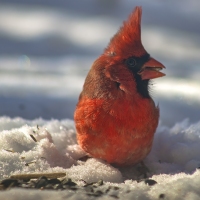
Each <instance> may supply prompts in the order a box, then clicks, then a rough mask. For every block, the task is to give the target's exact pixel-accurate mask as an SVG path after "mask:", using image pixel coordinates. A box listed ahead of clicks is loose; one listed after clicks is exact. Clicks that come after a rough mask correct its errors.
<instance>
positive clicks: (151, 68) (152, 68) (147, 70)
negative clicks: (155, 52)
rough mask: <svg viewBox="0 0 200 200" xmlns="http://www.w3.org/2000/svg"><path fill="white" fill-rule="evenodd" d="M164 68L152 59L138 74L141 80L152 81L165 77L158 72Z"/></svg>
mask: <svg viewBox="0 0 200 200" xmlns="http://www.w3.org/2000/svg"><path fill="white" fill-rule="evenodd" d="M164 68H165V66H164V65H163V64H161V63H160V62H158V61H157V60H155V59H154V58H150V59H149V60H148V61H147V62H146V63H145V64H144V65H143V66H142V69H141V70H140V71H139V72H138V74H139V75H140V76H141V78H142V80H146V79H153V78H159V77H162V76H165V74H164V73H162V72H160V70H162V69H164Z"/></svg>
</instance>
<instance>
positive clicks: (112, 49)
mask: <svg viewBox="0 0 200 200" xmlns="http://www.w3.org/2000/svg"><path fill="white" fill-rule="evenodd" d="M141 16H142V8H141V7H136V8H135V10H134V11H133V12H132V13H131V15H130V16H129V18H128V20H127V21H125V22H124V24H123V26H122V27H121V28H120V30H119V31H118V32H117V33H116V34H115V35H114V37H113V38H112V39H111V41H110V43H109V45H108V47H107V48H106V49H105V52H104V55H106V56H107V57H109V58H110V59H109V60H110V61H109V62H111V60H112V62H113V64H114V63H118V64H119V63H123V64H125V65H126V66H127V67H128V68H129V69H130V70H131V71H132V72H133V74H134V75H135V78H136V79H138V80H139V81H142V80H144V81H145V80H149V79H153V78H158V77H162V76H165V74H164V73H162V72H160V71H161V70H162V69H163V68H165V67H164V65H162V64H161V63H160V62H158V61H157V60H155V59H154V58H152V57H151V56H150V55H149V54H148V53H147V51H146V50H145V49H144V47H143V45H142V42H141V25H140V24H141Z"/></svg>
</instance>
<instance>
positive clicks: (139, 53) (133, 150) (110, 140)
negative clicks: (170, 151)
mask: <svg viewBox="0 0 200 200" xmlns="http://www.w3.org/2000/svg"><path fill="white" fill-rule="evenodd" d="M141 15H142V8H141V7H136V8H135V10H134V11H133V12H132V14H131V15H130V17H129V18H128V20H127V21H125V22H124V24H123V26H122V27H121V28H120V30H119V31H118V32H117V34H116V35H114V37H113V38H112V39H111V41H110V43H109V45H108V47H107V48H106V49H105V51H104V53H103V54H102V55H101V56H100V57H99V58H98V59H97V60H96V61H95V62H94V64H93V65H92V67H91V69H90V71H89V73H88V75H87V77H86V80H85V83H84V86H83V91H82V92H81V94H80V97H79V102H78V104H77V107H76V110H75V114H74V119H75V124H76V130H77V139H78V143H79V145H80V146H81V147H82V149H83V150H84V151H86V152H87V153H89V155H91V156H92V157H95V158H100V159H103V160H105V161H107V162H108V163H111V164H116V165H118V166H120V165H121V166H125V165H133V164H136V163H138V162H140V161H142V160H143V159H144V158H145V157H146V156H147V154H148V153H149V152H150V150H151V147H152V142H153V136H154V133H155V131H156V128H157V126H158V119H159V109H158V107H157V106H156V105H155V104H154V101H153V100H152V98H151V96H150V94H149V80H150V79H153V78H158V77H162V76H164V75H165V74H163V73H161V72H160V70H162V69H163V68H165V67H164V66H163V65H162V64H161V63H160V62H158V61H156V60H155V59H153V58H152V57H151V56H150V55H149V54H148V53H147V52H146V50H145V49H144V47H143V45H142V43H141V28H140V23H141Z"/></svg>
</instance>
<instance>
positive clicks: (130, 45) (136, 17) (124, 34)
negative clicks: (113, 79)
mask: <svg viewBox="0 0 200 200" xmlns="http://www.w3.org/2000/svg"><path fill="white" fill-rule="evenodd" d="M141 17H142V8H141V7H138V6H137V7H136V8H135V9H134V11H133V12H132V13H131V15H130V16H129V18H128V20H126V21H125V22H124V23H123V26H122V27H121V28H120V30H119V31H118V32H117V33H116V34H115V35H114V37H113V38H112V39H111V41H110V43H109V45H108V47H107V48H106V50H105V52H106V53H107V54H110V55H123V54H124V53H126V55H129V54H131V55H134V56H138V57H139V56H142V55H144V54H145V53H146V51H145V49H144V47H143V45H142V42H141V25H140V24H141ZM123 52H124V53H123Z"/></svg>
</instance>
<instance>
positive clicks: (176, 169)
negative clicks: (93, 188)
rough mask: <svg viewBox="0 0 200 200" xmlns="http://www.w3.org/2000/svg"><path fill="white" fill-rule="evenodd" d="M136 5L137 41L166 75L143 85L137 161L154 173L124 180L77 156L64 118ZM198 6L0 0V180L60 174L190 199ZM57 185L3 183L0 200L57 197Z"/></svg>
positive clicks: (146, 194)
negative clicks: (147, 149) (142, 140)
mask: <svg viewBox="0 0 200 200" xmlns="http://www.w3.org/2000/svg"><path fill="white" fill-rule="evenodd" d="M136 5H142V6H143V18H142V38H143V44H144V46H145V48H146V49H147V51H148V52H149V53H150V54H151V55H152V56H153V57H154V58H156V59H157V60H159V61H160V62H162V63H163V64H164V65H165V66H166V70H165V73H166V74H167V76H166V77H164V78H160V79H157V80H154V81H153V86H152V96H153V98H154V99H155V101H156V102H157V103H159V107H160V111H161V116H160V124H159V127H158V129H157V132H156V135H155V140H154V145H153V149H152V151H151V153H150V154H149V155H148V157H147V158H146V159H145V161H144V162H145V164H146V166H148V168H149V169H150V172H151V174H152V179H154V180H155V181H157V184H156V185H154V186H147V185H145V184H144V182H139V183H137V182H136V181H134V170H131V169H127V170H119V169H116V168H114V167H112V166H110V165H108V164H106V163H104V162H102V161H99V160H96V159H92V158H91V159H89V160H87V161H86V162H83V161H78V158H79V157H81V156H82V154H83V152H82V151H81V150H80V149H79V147H78V146H77V143H76V135H75V129H74V122H73V111H74V108H75V105H76V102H77V98H78V95H79V93H80V91H81V87H82V84H83V82H84V78H85V76H86V74H87V72H88V70H89V68H90V66H91V64H92V62H93V61H94V60H95V59H96V58H97V57H98V56H99V55H100V54H101V52H102V51H103V49H104V48H105V47H106V45H107V43H108V41H109V39H110V37H112V36H113V35H114V34H115V32H116V31H117V30H118V28H119V26H120V25H121V24H122V21H123V20H125V19H126V18H127V16H128V15H129V13H130V12H131V11H132V9H133V8H134V7H135V6H136ZM199 11H200V3H199V1H198V0H191V1H186V0H182V1H181V2H180V1H178V0H177V1H165V2H163V1H162V2H161V1H157V0H153V1H151V2H149V1H145V0H142V1H141V0H140V1H139V0H136V1H134V2H133V1H131V0H124V1H119V0H118V1H116V0H115V1H114V0H112V1H102V0H98V1H93V0H85V1H68V0H65V1H62V0H57V1H53V0H49V1H45V0H34V1H32V0H29V1H27V0H17V1H16V0H15V1H14V0H6V1H1V2H0V115H1V117H0V131H1V132H0V180H1V179H3V178H6V177H9V176H10V175H11V174H18V173H30V172H31V173H32V172H41V171H43V172H66V173H67V176H69V177H71V178H72V179H74V180H80V179H83V180H85V181H87V182H93V181H98V180H99V179H103V180H105V181H106V184H108V185H109V184H110V185H113V184H114V185H118V186H119V187H120V188H121V193H120V195H121V196H120V198H124V199H125V198H126V199H133V197H134V199H155V198H158V196H159V195H160V194H165V198H168V199H199V198H200V192H199V189H198V185H199V184H200V171H199V170H198V168H199V167H200V153H199V152H200V81H199V78H200V54H199V52H200V37H199V33H200V26H199V19H200V12H199ZM19 117H21V118H19ZM37 125H38V127H39V128H37ZM30 135H33V136H34V137H35V138H36V140H37V142H35V141H34V140H33V139H32V137H31V136H30ZM32 161H34V162H33V163H32V164H30V165H29V166H26V165H25V163H29V162H32ZM129 189H130V190H131V192H130V193H128V194H127V193H126V192H125V191H126V190H129ZM66 193H67V191H63V192H49V191H47V192H45V191H42V192H41V191H37V190H36V191H33V190H31V192H30V191H25V190H24V191H23V190H17V189H13V190H11V191H5V192H0V199H11V200H14V199H20V198H21V199H22V196H23V195H26V199H47V198H49V199H55V197H56V199H63V198H64V197H65V196H66V195H67V194H66ZM30 194H31V195H30ZM71 197H72V196H71ZM73 198H74V199H84V198H85V197H84V198H83V196H81V194H76V195H74V196H73ZM91 198H92V197H91ZM104 199H112V197H109V196H105V197H104Z"/></svg>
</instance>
